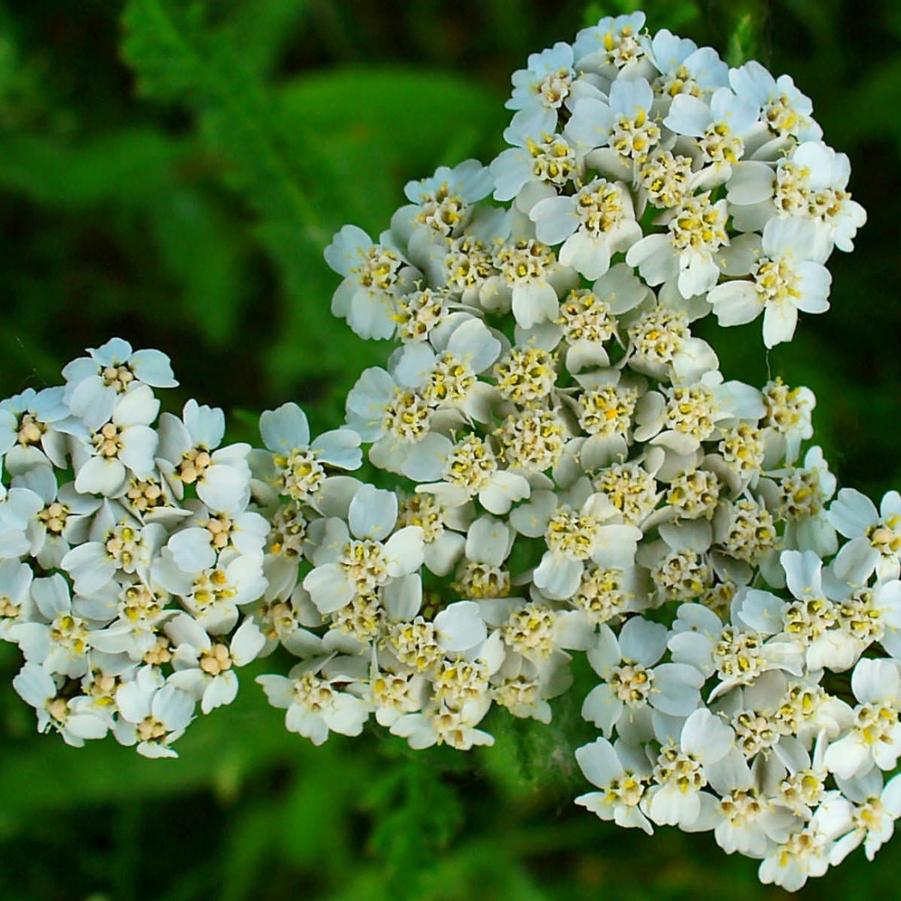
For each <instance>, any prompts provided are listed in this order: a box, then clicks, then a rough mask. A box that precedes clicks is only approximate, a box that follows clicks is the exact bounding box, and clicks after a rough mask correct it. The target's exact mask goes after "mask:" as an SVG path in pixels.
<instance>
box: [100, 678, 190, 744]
mask: <svg viewBox="0 0 901 901" xmlns="http://www.w3.org/2000/svg"><path fill="white" fill-rule="evenodd" d="M116 706H117V707H118V710H119V719H118V721H117V723H116V729H115V735H116V740H117V741H119V742H120V743H121V744H123V745H126V746H131V745H135V744H136V745H137V751H138V753H139V754H140V755H142V756H143V757H151V758H157V757H177V756H178V754H176V753H175V751H174V750H172V747H171V745H172V744H173V743H174V742H176V741H177V740H178V739H179V738H181V736H182V735H183V734H184V731H185V729H186V728H187V727H188V724H189V723H190V722H191V720H192V719H193V718H194V699H193V698H192V697H191V696H190V695H189V694H187V692H184V691H182V690H181V689H179V688H176V686H174V685H172V684H171V683H169V682H167V681H166V679H165V678H164V677H163V675H162V673H160V671H159V670H157V669H155V668H154V667H152V666H144V667H141V669H139V670H138V672H137V674H136V676H135V678H134V680H133V681H131V682H126V683H125V684H124V685H122V686H120V688H119V689H118V690H117V691H116Z"/></svg>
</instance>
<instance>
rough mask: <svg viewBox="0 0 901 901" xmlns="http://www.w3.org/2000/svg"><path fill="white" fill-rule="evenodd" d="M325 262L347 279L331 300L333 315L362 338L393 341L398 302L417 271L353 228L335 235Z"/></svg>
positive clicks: (344, 229) (398, 254)
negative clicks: (338, 317) (391, 338)
mask: <svg viewBox="0 0 901 901" xmlns="http://www.w3.org/2000/svg"><path fill="white" fill-rule="evenodd" d="M325 261H326V262H327V263H328V264H329V266H331V268H332V269H333V270H334V271H335V272H337V273H338V274H339V275H341V276H343V277H344V281H342V282H341V284H340V286H339V287H338V290H337V291H335V296H334V298H333V299H332V313H333V314H334V315H335V316H340V317H341V318H342V319H346V320H347V324H348V325H349V326H350V327H351V328H352V329H353V330H354V331H355V332H356V333H357V334H358V335H359V336H360V337H361V338H390V337H392V336H393V335H394V333H395V331H396V330H397V318H396V314H397V304H398V298H399V297H400V296H401V295H402V294H405V293H406V292H407V291H409V290H410V288H411V287H412V285H413V281H414V279H415V276H416V274H417V273H416V270H415V269H413V268H412V267H411V266H410V265H409V264H408V263H407V261H406V260H405V259H404V258H403V256H402V255H401V254H400V252H399V251H397V250H396V249H395V248H393V247H390V246H386V245H385V244H374V243H373V242H372V240H371V239H370V237H369V236H368V235H367V234H366V232H364V231H363V230H362V229H360V228H357V227H356V226H354V225H345V226H344V228H342V229H341V230H340V231H339V232H338V233H337V234H336V235H335V237H334V238H333V239H332V243H331V244H329V246H328V247H326V249H325Z"/></svg>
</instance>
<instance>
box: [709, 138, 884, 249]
mask: <svg viewBox="0 0 901 901" xmlns="http://www.w3.org/2000/svg"><path fill="white" fill-rule="evenodd" d="M850 176H851V164H850V163H849V161H848V157H847V156H845V154H843V153H836V151H834V150H833V149H832V148H831V147H827V146H826V144H824V143H823V142H822V141H805V142H804V143H803V144H799V145H798V146H797V147H795V148H794V149H793V150H792V151H791V153H789V154H788V156H786V157H785V158H783V159H781V160H780V161H779V162H778V164H777V165H776V168H775V172H774V171H773V167H772V166H771V165H769V164H767V163H763V162H755V161H748V162H742V163H739V164H738V165H737V166H735V167H734V170H733V175H732V178H731V179H730V180H729V184H728V185H727V188H728V194H727V197H728V200H729V208H730V212H731V214H732V216H733V221H734V224H735V227H736V228H737V229H738V230H739V231H754V230H756V229H762V228H763V227H764V225H765V224H766V222H767V221H768V220H769V219H771V218H772V217H773V216H781V217H786V216H800V217H803V218H807V219H810V220H811V221H812V222H813V223H814V225H815V226H816V229H817V235H818V240H819V242H820V244H821V247H822V256H823V258H825V257H828V255H829V253H830V251H831V250H832V246H833V245H835V246H836V247H837V248H838V249H839V250H843V251H851V250H853V249H854V236H855V235H856V234H857V229H858V228H860V227H861V226H862V225H863V224H864V223H865V222H866V219H867V215H866V211H865V210H864V208H863V207H862V206H861V205H860V204H859V203H857V202H856V201H854V200H852V199H851V193H850V192H849V191H848V189H847V188H848V180H849V178H850Z"/></svg>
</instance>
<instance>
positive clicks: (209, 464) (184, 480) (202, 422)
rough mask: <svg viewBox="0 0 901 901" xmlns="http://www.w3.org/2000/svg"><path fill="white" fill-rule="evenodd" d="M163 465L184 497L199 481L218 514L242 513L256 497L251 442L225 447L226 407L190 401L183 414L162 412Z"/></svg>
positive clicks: (200, 491) (206, 500)
mask: <svg viewBox="0 0 901 901" xmlns="http://www.w3.org/2000/svg"><path fill="white" fill-rule="evenodd" d="M159 433H160V445H159V458H158V459H157V464H158V466H159V468H160V471H161V472H162V473H163V474H164V475H165V476H166V478H167V480H168V481H169V483H170V484H171V485H172V488H173V490H174V492H175V495H176V497H177V498H178V499H179V500H181V499H182V498H183V497H184V494H185V489H186V488H187V487H189V486H193V487H194V489H195V490H196V492H197V496H198V497H199V498H200V499H201V500H202V501H203V502H204V503H205V504H206V505H207V506H208V507H209V508H210V509H211V510H214V511H216V512H217V513H238V512H241V511H242V510H244V509H245V508H246V506H247V503H248V501H249V499H250V467H249V466H248V463H247V455H248V453H249V452H250V445H248V444H230V445H228V446H227V447H220V445H221V444H222V439H223V437H224V435H225V415H224V414H223V412H222V410H219V409H215V408H212V407H207V406H205V405H201V404H198V403H197V401H195V400H189V401H188V402H187V403H186V404H185V406H184V410H183V411H182V418H181V419H179V418H178V417H177V416H173V415H172V414H171V413H163V415H162V416H161V417H160V426H159Z"/></svg>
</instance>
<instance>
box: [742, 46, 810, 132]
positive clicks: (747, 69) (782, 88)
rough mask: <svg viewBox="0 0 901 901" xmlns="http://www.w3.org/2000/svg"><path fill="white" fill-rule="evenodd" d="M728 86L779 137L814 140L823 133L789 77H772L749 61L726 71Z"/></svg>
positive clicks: (755, 63) (804, 98) (756, 63)
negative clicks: (755, 110) (758, 112)
mask: <svg viewBox="0 0 901 901" xmlns="http://www.w3.org/2000/svg"><path fill="white" fill-rule="evenodd" d="M729 83H730V84H731V85H732V90H733V91H735V93H736V94H737V95H738V97H739V98H740V99H742V100H744V101H745V102H746V103H748V104H749V105H751V106H752V107H754V109H757V110H760V111H761V113H762V115H763V119H764V121H765V122H766V123H767V125H768V126H769V127H770V128H771V129H772V130H773V131H774V132H775V133H776V134H777V135H779V136H780V137H785V136H788V135H790V136H791V137H794V138H797V139H798V141H815V140H817V139H818V138H820V137H821V135H822V134H823V130H822V129H821V128H820V126H819V125H818V124H817V123H816V122H815V121H814V120H813V118H812V114H813V104H812V103H811V101H810V98H809V97H806V96H805V95H804V94H802V93H801V92H800V91H799V90H798V89H797V88H796V87H795V83H794V82H793V81H792V79H791V76H789V75H780V76H779V77H778V78H773V76H772V75H771V74H770V73H769V72H768V71H767V70H766V69H765V68H764V67H763V66H761V65H760V63H758V62H756V61H754V60H751V61H750V62H747V63H745V64H744V65H743V66H740V67H739V68H737V69H732V70H730V72H729Z"/></svg>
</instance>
